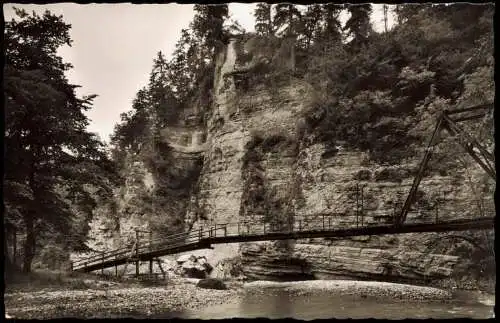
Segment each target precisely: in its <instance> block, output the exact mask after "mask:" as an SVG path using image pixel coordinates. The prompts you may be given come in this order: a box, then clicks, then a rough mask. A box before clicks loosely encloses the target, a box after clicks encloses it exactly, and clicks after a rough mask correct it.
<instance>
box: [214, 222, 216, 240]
mask: <svg viewBox="0 0 500 323" xmlns="http://www.w3.org/2000/svg"><path fill="white" fill-rule="evenodd" d="M214 237H217V223H215V224H214Z"/></svg>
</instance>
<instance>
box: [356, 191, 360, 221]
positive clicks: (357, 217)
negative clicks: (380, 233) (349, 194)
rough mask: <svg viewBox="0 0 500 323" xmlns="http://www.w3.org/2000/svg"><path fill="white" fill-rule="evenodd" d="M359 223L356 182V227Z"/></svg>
mask: <svg viewBox="0 0 500 323" xmlns="http://www.w3.org/2000/svg"><path fill="white" fill-rule="evenodd" d="M358 224H359V184H356V228H357V227H358Z"/></svg>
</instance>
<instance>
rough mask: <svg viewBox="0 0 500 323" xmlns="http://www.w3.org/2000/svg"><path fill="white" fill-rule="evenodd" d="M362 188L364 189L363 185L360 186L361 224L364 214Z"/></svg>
mask: <svg viewBox="0 0 500 323" xmlns="http://www.w3.org/2000/svg"><path fill="white" fill-rule="evenodd" d="M364 189H365V187H364V186H361V226H363V223H364V216H365V208H364V196H363V191H364Z"/></svg>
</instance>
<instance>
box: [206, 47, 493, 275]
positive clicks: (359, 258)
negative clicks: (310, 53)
mask: <svg viewBox="0 0 500 323" xmlns="http://www.w3.org/2000/svg"><path fill="white" fill-rule="evenodd" d="M233 46H234V42H232V43H231V44H230V45H229V46H228V51H227V53H226V54H225V58H226V60H225V61H224V62H223V63H222V64H223V65H222V67H221V68H220V69H219V71H220V73H221V74H222V75H219V76H218V77H217V78H216V79H218V80H220V82H222V80H224V82H225V85H224V86H222V85H220V84H219V85H218V86H216V88H217V89H218V92H217V95H216V98H217V99H216V105H215V109H214V112H213V114H211V116H210V120H211V121H210V122H209V125H210V126H209V127H208V138H209V140H208V141H207V146H206V148H207V150H206V153H205V159H204V161H205V162H204V169H203V170H202V172H201V175H200V190H199V195H198V196H197V199H198V201H199V203H200V206H201V208H202V209H203V211H204V215H205V218H206V221H205V222H204V223H227V222H236V221H239V220H263V217H265V216H267V217H271V218H274V219H276V217H278V216H279V215H278V213H280V212H278V213H273V212H274V211H276V210H277V209H278V211H279V209H280V208H281V210H283V209H286V210H287V216H286V217H287V220H289V218H290V217H292V218H296V219H300V218H311V217H315V216H318V215H319V216H322V215H325V214H335V216H334V217H331V219H330V221H331V225H335V226H350V225H353V224H355V221H356V216H355V213H354V211H355V210H356V207H357V206H356V193H355V191H354V189H355V187H356V185H359V187H364V188H363V208H364V214H365V216H364V218H363V221H364V224H377V223H385V222H386V221H390V220H391V219H392V216H393V212H394V209H395V208H397V207H399V205H400V204H401V203H403V202H404V198H405V197H406V194H407V192H408V191H409V188H410V186H411V184H412V180H413V175H414V173H415V169H416V167H417V165H418V163H419V162H420V159H419V156H415V158H413V159H409V160H407V161H406V162H405V163H403V164H401V165H398V166H388V165H379V164H376V163H374V162H372V161H370V160H369V158H368V156H367V154H365V153H364V152H361V151H356V150H352V149H349V148H348V147H344V146H343V145H342V143H339V144H338V146H336V147H326V146H324V145H323V144H315V143H314V141H313V140H311V138H309V137H308V136H307V134H305V135H304V134H303V131H302V130H301V124H302V123H303V119H302V115H303V113H304V112H306V111H307V110H308V109H310V108H312V107H313V102H314V101H313V97H314V91H313V89H311V88H310V86H309V85H308V84H306V83H304V82H303V81H299V80H296V79H294V78H293V77H289V78H288V80H286V81H285V82H283V84H281V85H279V86H277V88H275V89H270V88H267V87H265V86H264V85H263V84H254V85H253V86H250V87H248V88H246V89H245V91H239V90H238V87H237V86H235V85H234V83H232V82H233V81H234V79H235V78H234V77H225V76H224V72H225V73H226V74H227V75H228V74H231V66H233V70H234V64H235V59H234V54H235V53H234V48H233ZM223 56H224V55H223ZM241 73H242V72H241V68H240V69H239V73H236V74H238V75H237V76H238V79H241V77H242V75H240V74H241ZM233 74H234V73H233ZM243 74H244V73H243ZM256 138H260V142H259V143H257V144H255V140H256ZM276 138H281V139H283V140H284V141H285V142H287V144H285V145H282V146H281V147H280V145H278V144H276V143H273V140H275V139H276ZM278 141H280V140H278ZM292 143H293V145H292ZM259 145H260V146H259ZM292 146H294V147H296V149H292ZM250 150H252V151H250ZM249 158H250V159H251V160H250V161H249ZM469 171H471V172H472V173H474V174H465V173H464V172H463V171H461V172H456V173H454V174H453V176H449V175H448V176H437V175H433V176H428V177H426V178H424V179H423V180H422V183H421V185H420V187H421V192H420V193H419V200H418V201H417V203H418V205H419V206H421V207H422V208H428V209H429V212H425V213H418V212H410V214H409V215H408V221H417V220H422V219H425V218H427V219H428V220H430V219H433V218H435V216H436V210H435V209H433V206H434V203H435V201H437V200H439V202H440V206H439V209H438V210H437V216H438V217H439V219H445V218H454V217H457V216H460V217H464V216H472V215H474V214H477V212H478V210H477V209H476V208H474V207H471V205H470V200H471V196H472V193H471V189H470V187H469V186H468V185H467V184H466V183H465V177H466V175H472V176H477V178H478V177H479V176H480V174H481V170H480V169H472V170H469ZM358 197H359V196H358ZM483 202H484V201H483ZM491 202H492V201H486V202H485V203H486V204H487V203H491ZM277 205H278V206H277ZM271 211H273V212H271ZM282 213H283V212H282ZM264 220H265V219H264ZM294 221H295V220H294ZM437 237H438V235H437V234H405V235H396V236H380V237H378V236H376V237H354V238H351V239H343V240H335V239H310V240H302V241H296V242H293V241H289V242H285V243H283V242H260V243H247V244H241V246H240V253H241V260H242V268H243V271H244V273H245V275H247V277H249V278H253V279H286V280H288V279H297V278H300V279H309V278H320V279H321V278H334V277H337V278H338V277H357V278H364V279H387V280H427V279H442V278H445V277H448V276H450V274H451V273H452V272H453V269H454V267H455V265H456V264H457V262H460V259H459V257H457V256H452V255H447V254H436V253H432V252H430V251H429V250H427V248H426V245H425V242H426V241H429V240H432V239H435V238H437Z"/></svg>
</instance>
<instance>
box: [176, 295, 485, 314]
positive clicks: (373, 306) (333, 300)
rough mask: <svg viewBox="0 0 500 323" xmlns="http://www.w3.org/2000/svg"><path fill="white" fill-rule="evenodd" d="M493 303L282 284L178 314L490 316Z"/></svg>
mask: <svg viewBox="0 0 500 323" xmlns="http://www.w3.org/2000/svg"><path fill="white" fill-rule="evenodd" d="M492 313H493V307H492V306H486V305H483V304H480V303H478V302H474V301H467V302H463V301H461V300H453V301H448V302H403V301H396V300H391V299H386V300H381V299H377V298H370V297H361V296H357V295H350V296H339V295H334V294H331V293H324V294H315V295H292V294H291V293H290V292H288V291H286V290H284V289H282V288H268V289H262V290H260V291H253V292H252V293H246V294H245V295H244V296H243V297H242V298H241V300H240V301H239V302H233V303H227V304H221V305H218V306H211V307H207V308H204V309H201V310H197V311H189V312H185V313H181V314H180V315H176V316H177V317H182V318H198V319H224V318H233V317H240V318H256V317H266V318H271V319H276V318H290V317H291V318H295V319H302V320H312V319H328V318H353V319H363V318H382V319H405V318H463V317H466V318H474V319H484V318H491V317H492Z"/></svg>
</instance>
